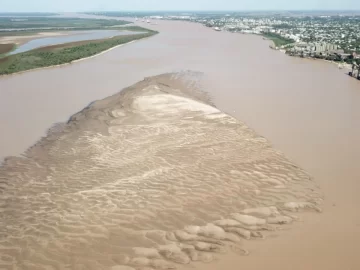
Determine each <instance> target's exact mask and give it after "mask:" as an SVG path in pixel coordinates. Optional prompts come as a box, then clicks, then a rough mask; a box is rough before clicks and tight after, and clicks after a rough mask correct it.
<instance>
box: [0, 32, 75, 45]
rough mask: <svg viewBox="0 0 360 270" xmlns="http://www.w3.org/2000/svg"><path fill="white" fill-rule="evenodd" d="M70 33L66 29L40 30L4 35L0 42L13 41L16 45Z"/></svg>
mask: <svg viewBox="0 0 360 270" xmlns="http://www.w3.org/2000/svg"><path fill="white" fill-rule="evenodd" d="M71 34H72V33H71V32H68V31H61V32H40V33H37V34H34V35H20V36H4V37H0V43H15V44H16V45H18V46H19V45H22V44H25V43H27V42H29V41H31V40H34V39H38V38H46V37H54V36H67V35H71Z"/></svg>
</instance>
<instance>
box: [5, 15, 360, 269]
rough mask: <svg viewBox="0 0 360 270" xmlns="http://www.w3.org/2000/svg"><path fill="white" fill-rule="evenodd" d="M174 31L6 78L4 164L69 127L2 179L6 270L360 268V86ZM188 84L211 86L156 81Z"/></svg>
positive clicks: (292, 61) (202, 33)
mask: <svg viewBox="0 0 360 270" xmlns="http://www.w3.org/2000/svg"><path fill="white" fill-rule="evenodd" d="M158 23H159V24H158V25H156V26H155V25H152V26H151V27H152V28H153V29H154V30H158V31H160V34H158V35H156V36H154V37H152V38H149V39H147V40H142V41H139V42H136V43H133V44H131V45H129V46H124V47H121V48H116V49H114V50H112V51H110V52H108V53H106V54H103V55H101V56H98V57H95V58H92V59H87V60H86V61H81V62H78V63H74V64H73V65H68V66H64V67H61V68H50V69H46V70H38V71H34V72H27V73H24V74H21V75H18V76H13V77H5V78H0V123H1V125H2V130H3V133H2V140H1V144H0V153H1V154H0V156H2V157H5V156H14V155H20V154H21V153H23V152H24V151H25V149H27V148H28V147H29V146H31V145H33V144H34V143H35V142H36V141H38V140H39V138H40V137H45V136H46V135H47V133H46V130H47V129H48V128H49V127H51V126H52V125H53V124H54V123H57V122H59V123H60V124H58V125H55V128H53V129H52V130H51V132H50V135H49V136H47V137H46V138H44V139H43V140H42V141H40V143H38V144H37V145H36V146H34V147H32V148H31V149H30V150H29V151H28V152H27V153H26V158H25V157H22V158H19V157H13V158H8V159H7V160H6V162H5V166H3V167H1V174H2V175H1V185H2V186H1V187H2V189H1V191H2V193H1V196H2V197H1V198H2V204H1V211H2V213H4V214H6V216H7V218H6V219H4V220H2V221H1V222H2V224H1V226H0V228H6V231H5V230H2V231H1V234H0V235H1V238H0V242H1V245H2V250H3V251H6V253H2V254H5V255H2V257H1V262H2V264H3V265H5V266H3V268H4V269H11V268H9V267H10V266H9V265H11V264H13V263H14V261H15V262H16V264H17V265H21V264H20V263H23V265H26V267H28V269H39V268H36V266H38V265H48V266H49V265H53V266H56V267H58V268H59V267H60V269H61V263H65V265H66V266H65V267H67V269H82V268H81V267H83V268H84V267H85V269H91V267H93V268H94V267H95V268H94V269H131V268H132V269H137V268H139V269H149V268H153V269H154V268H162V267H163V269H164V267H165V269H167V268H166V267H172V266H173V265H175V266H176V267H177V268H178V269H182V268H184V269H190V268H191V269H193V268H195V269H201V270H202V269H230V270H231V269H239V268H240V267H241V268H246V269H284V270H285V269H299V270H300V269H317V270H318V269H324V270H325V269H326V270H329V269H334V270H335V269H336V270H338V269H351V270H353V269H354V270H357V269H359V267H360V260H359V258H358V255H357V243H358V242H359V241H360V214H359V211H358V209H357V208H358V205H359V203H360V201H359V197H358V196H357V190H358V189H359V188H360V186H359V181H358V180H359V179H360V171H359V168H358V162H357V161H358V160H360V145H359V144H358V143H357V141H358V138H359V137H360V127H359V125H358V116H359V115H360V91H359V83H358V81H357V80H353V79H351V78H349V77H348V76H346V75H345V74H344V72H343V71H341V70H338V69H337V68H336V67H334V66H333V65H330V64H328V63H325V62H323V61H303V60H302V59H297V58H291V57H288V56H286V55H283V54H280V53H278V52H276V51H273V50H270V49H269V48H268V43H267V42H266V41H263V40H262V39H261V38H260V37H257V36H245V35H236V34H231V33H223V32H215V31H212V30H211V29H207V28H205V27H203V26H201V25H197V24H192V23H185V22H166V21H159V22H158ZM182 70H193V71H198V72H199V73H198V72H195V73H187V72H181V73H180V74H187V77H186V76H185V78H187V79H186V80H185V81H186V82H187V83H185V84H184V83H183V78H184V77H181V76H180V77H179V76H171V77H170V79H169V78H166V77H165V78H164V77H161V76H160V77H153V76H156V75H159V74H163V73H169V72H171V73H174V71H182ZM189 74H197V75H196V76H195V77H196V79H194V76H190V79H189ZM199 74H201V85H200V86H201V87H200V86H199V84H198V83H195V82H198V77H199ZM167 76H169V75H167ZM144 77H149V79H147V80H145V81H143V78H144ZM156 78H161V79H159V80H160V81H158V80H157V79H156ZM179 79H181V80H180V81H179ZM164 80H165V81H164ZM138 82H139V83H138ZM131 85H133V86H132V87H130V88H128V89H127V91H125V92H122V93H123V94H117V93H118V91H120V90H121V89H123V88H126V87H128V86H131ZM185 86H186V87H185ZM129 89H130V90H132V91H129ZM169 89H175V90H172V91H170V90H169ZM189 89H191V91H190V92H189ZM198 89H201V90H205V91H206V93H207V95H204V93H203V92H199V91H197V90H198ZM195 90H196V91H195ZM129 93H131V94H129ZM200 93H201V94H200ZM127 94H128V95H127ZM108 96H109V97H108ZM106 97H108V98H106ZM104 98H105V99H104ZM210 99H211V102H210ZM94 100H102V101H98V102H95V103H92V105H91V106H90V107H88V108H87V109H85V110H83V108H84V107H86V106H87V105H88V104H89V103H91V102H93V101H94ZM14 104H16V106H15V105H14ZM213 105H215V106H216V108H215V107H213ZM77 111H79V113H78V114H75V115H74V113H75V112H77ZM29 112H31V113H29ZM44 112H46V113H44ZM71 115H74V116H73V117H71V119H70V122H68V124H64V123H66V121H67V120H68V119H69V117H70V116H71ZM134 123H135V124H134ZM249 127H250V128H249ZM184 134H190V135H188V136H187V137H185V136H184ZM258 134H260V135H261V136H264V137H265V138H266V139H264V138H263V137H261V136H260V135H258ZM143 146H146V147H143ZM195 146H197V147H195ZM200 146H201V147H200ZM170 149H171V150H170ZM144 151H145V152H144ZM124 153H126V155H124ZM127 156H128V157H129V158H125V157H127ZM88 157H90V158H88ZM186 157H187V158H186ZM148 158H149V159H150V160H148ZM144 159H146V160H144ZM134 164H140V166H139V165H136V169H135V168H134V166H135V165H134ZM157 164H160V166H159V165H157ZM109 168H111V169H109ZM160 168H161V169H160ZM134 171H136V174H134ZM203 173H204V175H203ZM3 179H5V180H3ZM9 179H11V180H12V181H9ZM29 179H30V180H29ZM124 179H127V180H124ZM70 180H71V181H70ZM167 181H170V182H167ZM9 183H11V184H9ZM24 183H28V184H26V185H24ZM166 183H170V184H169V185H167V184H166ZM79 186H81V189H79ZM144 189H148V190H146V192H145V191H144ZM6 190H7V191H8V192H4V191H6ZM124 190H126V192H124ZM127 190H128V191H127ZM29 194H33V195H34V194H37V195H38V196H30V195H29ZM49 194H50V196H49ZM206 194H208V195H206ZM40 195H41V196H40ZM322 199H323V200H322ZM45 202H46V203H45ZM146 202H148V203H149V204H152V205H153V208H151V207H150V206H149V205H147V204H146ZM294 203H295V204H294ZM299 203H300V204H299ZM85 206H86V207H85ZM43 207H44V208H43ZM121 207H123V208H121ZM162 207H163V208H162ZM274 207H275V208H274ZM259 208H260V209H261V210H259ZM31 209H35V211H33V210H31ZM249 209H250V210H249ZM254 209H256V210H254ZM320 209H321V210H323V211H322V212H321V213H319V212H318V211H319V210H320ZM296 210H301V211H300V212H296ZM303 210H305V212H304V213H303ZM293 211H295V212H293ZM30 213H36V215H31V214H30ZM94 213H95V214H94ZM154 215H155V216H154ZM244 216H246V220H244ZM248 216H252V217H253V218H251V217H250V218H249V217H248ZM295 216H296V217H295ZM154 217H155V218H154ZM156 217H158V218H156ZM279 217H281V219H282V221H281V220H280V221H279V220H275V221H277V222H279V223H290V224H282V225H279V224H270V223H271V222H272V221H274V220H272V219H274V218H275V219H277V218H279ZM249 219H250V220H251V221H249ZM158 220H163V221H164V220H165V221H166V222H157V221H158ZM224 220H225V221H224ZM275 221H274V222H275ZM4 222H5V223H6V224H5V223H4ZM91 222H93V223H91ZM246 222H247V224H246ZM249 222H250V223H249ZM251 222H255V223H256V226H259V225H261V226H263V225H267V226H268V225H271V226H269V227H267V228H264V227H260V228H259V227H251V226H254V224H251ZM244 223H245V225H246V226H244ZM275 223H276V222H275ZM9 224H24V225H23V227H21V225H19V226H14V225H13V226H10V227H9V226H8V225H9ZM26 224H28V225H26ZM29 224H31V226H30V225H29ZM229 224H230V225H229ZM239 224H240V225H239ZM120 225H121V226H120ZM249 226H250V227H249ZM273 226H275V227H276V230H270V231H269V230H268V229H272V227H273ZM86 228H87V229H86ZM229 228H230V229H229ZM236 228H237V229H236ZM239 228H241V230H239ZM26 229H27V230H26ZM152 229H155V230H154V231H152ZM264 230H265V231H264ZM144 231H151V233H149V235H146V236H147V238H146V239H145V238H143V236H144V234H143V233H142V232H144ZM9 232H11V233H9ZM25 235H26V236H27V238H23V236H25ZM130 235H131V236H132V237H130ZM234 235H235V237H234ZM264 236H265V237H264ZM164 237H165V238H164ZM188 237H190V238H188ZM249 237H250V239H246V238H249ZM262 238H265V239H262ZM36 239H38V240H36ZM49 239H51V240H49ZM149 239H150V240H149ZM164 239H166V241H170V242H166V241H164V242H162V241H163V240H164ZM21 241H25V242H27V243H28V247H29V250H28V251H25V250H24V251H22V252H20V253H17V252H19V249H18V247H19V246H21V245H23V244H24V242H21ZM112 241H113V242H112ZM189 241H190V242H191V243H188V242H189ZM184 242H186V243H184ZM119 243H121V244H119ZM134 243H136V245H135V244H134ZM199 243H200V244H199ZM84 247H86V248H85V249H84ZM35 249H36V250H38V251H39V252H37V253H36V252H35V253H34V252H33V251H32V250H35ZM84 250H86V253H84ZM40 251H42V252H40ZM209 251H212V252H209ZM214 251H215V252H214ZM247 253H249V254H248V255H247V256H244V255H246V254H247ZM120 254H122V255H121V256H120ZM195 254H197V255H195ZM87 256H89V257H91V258H90V261H89V259H87V258H88V257H87ZM196 256H197V257H196ZM139 257H140V258H139ZM21 258H29V259H28V260H22V259H21ZM30 258H32V260H33V261H32V260H30ZM190 261H191V262H190ZM184 263H185V264H184ZM84 265H85V266H84ZM70 266H74V267H70ZM75 266H76V267H78V268H76V267H75ZM120 266H121V267H122V268H120ZM5 267H7V268H5ZM44 267H45V266H44ZM126 267H127V268H126ZM129 267H131V268H129ZM0 268H1V267H0ZM20 269H21V268H20ZM24 269H26V268H24ZM44 269H45V268H44ZM55 269H56V268H55ZM65 269H66V268H65Z"/></svg>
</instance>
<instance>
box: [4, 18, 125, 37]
mask: <svg viewBox="0 0 360 270" xmlns="http://www.w3.org/2000/svg"><path fill="white" fill-rule="evenodd" d="M128 23H129V22H126V21H120V20H100V19H81V18H56V17H30V18H28V17H24V18H18V17H0V33H1V32H3V33H2V34H3V35H4V32H5V34H6V33H7V34H8V33H9V31H6V29H13V30H17V31H20V30H21V31H29V30H31V29H34V28H35V29H48V30H49V29H52V30H54V29H55V30H59V29H67V30H90V29H91V30H93V29H102V28H106V27H114V26H121V25H125V24H128ZM15 33H16V32H15Z"/></svg>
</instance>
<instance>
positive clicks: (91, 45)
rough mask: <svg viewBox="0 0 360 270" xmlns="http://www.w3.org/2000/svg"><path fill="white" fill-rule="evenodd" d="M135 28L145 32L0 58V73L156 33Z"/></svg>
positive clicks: (75, 57) (49, 63) (53, 62)
mask: <svg viewBox="0 0 360 270" xmlns="http://www.w3.org/2000/svg"><path fill="white" fill-rule="evenodd" d="M133 30H134V29H133ZM136 30H138V31H144V30H146V33H139V34H135V35H127V36H117V37H113V38H110V39H103V40H90V41H89V40H87V41H80V42H74V43H65V44H60V45H54V46H48V47H43V48H39V49H35V50H32V51H28V52H24V53H19V54H15V55H11V56H7V57H4V58H0V75H6V74H12V73H17V72H21V71H25V70H30V69H35V68H43V67H49V66H54V65H61V64H65V63H71V62H72V61H75V60H79V59H82V58H85V57H89V56H93V55H96V54H99V53H101V52H103V51H106V50H108V49H110V48H112V47H115V46H117V45H121V44H125V43H128V42H130V41H134V40H139V39H142V38H146V37H150V36H152V35H155V34H156V33H157V32H155V31H151V30H147V29H144V28H140V27H138V28H136Z"/></svg>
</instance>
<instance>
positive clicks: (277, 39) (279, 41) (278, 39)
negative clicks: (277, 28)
mask: <svg viewBox="0 0 360 270" xmlns="http://www.w3.org/2000/svg"><path fill="white" fill-rule="evenodd" d="M262 36H263V37H265V38H267V39H270V40H272V41H273V42H274V44H275V46H276V47H281V46H284V45H287V44H291V43H294V42H295V41H294V40H293V39H289V38H284V37H282V36H280V35H278V34H274V33H263V34H262Z"/></svg>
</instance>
